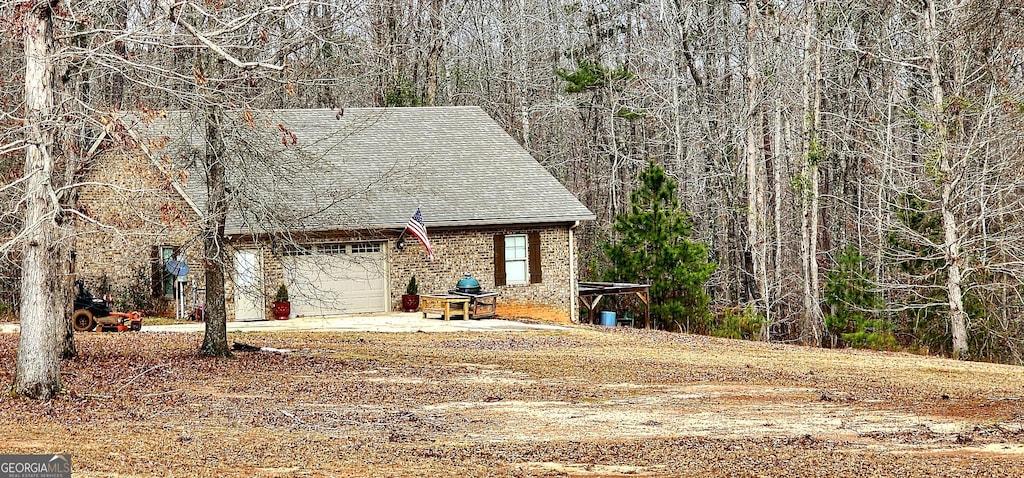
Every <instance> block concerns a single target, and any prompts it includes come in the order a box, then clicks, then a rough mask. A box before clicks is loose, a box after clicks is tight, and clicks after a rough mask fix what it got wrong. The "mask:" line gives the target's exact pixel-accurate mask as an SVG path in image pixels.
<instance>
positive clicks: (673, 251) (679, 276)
mask: <svg viewBox="0 0 1024 478" xmlns="http://www.w3.org/2000/svg"><path fill="white" fill-rule="evenodd" d="M639 179H640V186H639V187H638V188H637V189H636V190H635V191H633V193H632V194H631V195H630V211H629V213H627V214H621V215H619V216H618V217H616V222H615V225H614V226H613V230H614V231H615V234H616V236H617V237H618V240H617V241H616V240H612V241H610V242H608V243H606V244H605V245H604V250H605V253H606V254H607V255H608V259H609V260H610V262H611V267H610V268H609V269H608V270H607V271H606V273H605V279H606V280H611V281H620V282H641V283H649V284H651V316H652V319H653V320H654V322H655V324H658V325H659V327H668V326H673V328H679V329H680V330H687V331H694V332H706V331H707V323H708V321H707V319H708V303H709V302H710V298H709V297H708V294H707V292H706V291H705V290H704V284H705V282H707V280H708V278H710V277H711V273H712V272H714V270H715V264H714V263H712V262H709V261H708V253H707V247H706V246H705V245H704V244H702V243H699V242H694V241H691V240H690V236H691V228H692V226H693V224H692V222H691V221H690V215H689V213H688V212H687V211H684V210H682V209H681V208H680V206H679V201H678V200H677V199H676V197H675V192H676V182H675V181H673V180H672V178H670V177H668V175H666V174H665V170H664V168H662V167H661V166H658V165H656V164H654V162H653V161H652V162H651V163H650V164H649V165H648V167H647V169H646V170H644V171H642V172H641V173H640V177H639Z"/></svg>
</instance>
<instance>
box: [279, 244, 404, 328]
mask: <svg viewBox="0 0 1024 478" xmlns="http://www.w3.org/2000/svg"><path fill="white" fill-rule="evenodd" d="M385 264H386V261H385V260H384V248H383V247H382V245H381V243H369V242H360V243H351V244H317V245H311V246H305V247H302V248H293V249H290V250H288V251H285V257H284V258H283V266H284V275H285V283H286V284H288V295H289V299H290V301H291V303H292V311H293V313H294V314H295V315H299V316H316V315H338V314H359V313H366V312H384V311H386V310H387V306H388V293H387V273H386V268H385V267H386V265H385Z"/></svg>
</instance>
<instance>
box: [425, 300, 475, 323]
mask: <svg viewBox="0 0 1024 478" xmlns="http://www.w3.org/2000/svg"><path fill="white" fill-rule="evenodd" d="M469 302H470V298H469V297H466V296H463V295H455V294H426V295H421V296H420V310H421V311H423V318H424V319H426V318H427V314H440V315H441V317H442V318H444V320H449V319H450V318H451V316H452V310H453V309H454V310H455V311H456V313H457V312H459V311H461V312H462V319H463V320H469Z"/></svg>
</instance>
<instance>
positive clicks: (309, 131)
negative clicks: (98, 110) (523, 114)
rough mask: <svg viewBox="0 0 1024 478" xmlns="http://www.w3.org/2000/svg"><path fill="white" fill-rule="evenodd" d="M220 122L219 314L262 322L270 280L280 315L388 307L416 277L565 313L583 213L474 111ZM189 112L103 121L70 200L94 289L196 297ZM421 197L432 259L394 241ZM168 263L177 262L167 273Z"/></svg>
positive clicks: (436, 286) (200, 160) (196, 190)
mask: <svg viewBox="0 0 1024 478" xmlns="http://www.w3.org/2000/svg"><path fill="white" fill-rule="evenodd" d="M225 116H226V117H225V118H224V119H223V120H222V121H223V123H222V128H221V131H223V137H224V142H225V149H224V153H223V154H222V155H221V157H220V158H221V161H220V164H223V165H224V166H225V171H226V177H227V195H228V202H229V212H228V216H227V219H226V227H225V231H224V232H225V236H226V237H227V242H228V244H229V247H230V251H229V254H227V255H228V256H229V257H230V259H228V260H229V261H230V262H231V263H230V264H228V265H227V266H228V267H227V270H229V271H231V277H229V281H228V283H229V285H228V291H227V294H228V317H229V319H232V318H233V319H235V320H251V319H262V318H265V317H267V315H268V313H269V309H268V308H269V305H270V303H271V301H272V300H273V297H274V293H275V292H276V291H277V289H278V287H279V285H280V284H282V283H283V284H285V285H286V286H287V287H288V291H289V293H290V300H291V302H292V309H293V314H294V315H306V316H314V315H334V314H353V313H375V312H386V311H392V310H398V309H400V306H401V300H400V297H401V295H402V294H403V293H404V292H405V289H406V285H407V284H408V282H409V280H410V278H412V277H413V276H415V277H416V279H417V282H418V284H419V292H420V293H421V294H429V293H442V292H446V291H447V290H448V289H451V288H453V287H455V284H456V282H457V281H458V280H459V279H460V278H462V277H463V274H467V273H468V274H472V275H473V276H474V277H475V278H476V279H478V280H479V282H480V284H481V286H482V287H483V288H484V289H485V290H496V291H498V292H499V293H500V300H499V302H498V310H497V313H498V315H499V316H505V317H516V316H525V317H538V318H546V319H552V320H560V321H568V320H569V319H570V318H571V317H572V316H573V313H574V311H575V310H576V307H577V305H576V300H577V298H576V290H577V278H576V274H577V273H576V244H575V238H574V229H575V228H576V226H577V225H579V223H580V222H581V221H587V220H592V219H594V215H593V214H592V213H591V212H590V211H589V210H588V209H587V208H586V207H585V206H583V205H582V204H581V203H580V202H579V201H578V200H577V199H576V198H575V197H574V196H573V194H572V193H570V192H569V191H568V190H566V188H565V187H563V186H562V185H561V184H560V183H559V182H558V181H557V180H556V179H555V178H554V177H553V176H552V175H551V174H550V173H549V172H548V171H547V170H545V169H544V167H543V166H541V165H540V164H539V163H537V161H536V160H535V159H534V158H533V157H531V156H530V155H529V153H527V152H526V151H525V150H524V149H523V148H522V147H521V146H520V145H519V144H518V143H517V142H516V141H515V140H514V139H513V138H512V137H511V136H509V135H508V133H506V132H505V131H504V130H503V129H502V128H501V127H500V126H499V125H498V124H497V123H496V122H495V121H494V120H493V119H491V118H490V117H489V116H488V115H487V113H485V112H484V111H483V110H482V109H480V108H478V107H422V108H347V109H344V110H329V109H307V110H258V111H254V110H245V111H241V112H238V113H237V114H235V113H227V114H226V115H225ZM195 117H196V116H195V115H190V114H187V113H159V114H150V115H149V116H148V117H140V116H133V117H132V118H131V119H128V118H119V119H117V120H114V121H112V124H115V125H116V127H112V128H109V130H110V137H111V140H110V141H109V143H110V144H109V145H108V149H107V152H106V153H103V154H100V155H99V156H98V157H97V158H96V160H95V161H94V162H93V163H92V164H91V165H90V170H89V171H88V172H87V174H86V176H87V179H86V182H85V186H83V187H82V188H81V192H80V194H79V204H80V205H81V211H82V213H83V215H84V216H85V217H86V218H87V220H82V221H79V223H80V234H79V235H78V239H77V242H76V255H77V261H76V270H77V274H78V275H79V276H80V277H82V278H84V279H85V280H86V282H87V284H88V285H89V286H90V287H92V288H94V289H95V288H97V287H98V286H100V285H101V284H102V287H103V289H104V290H110V291H111V293H113V294H114V295H117V294H118V293H121V294H124V293H125V291H134V292H132V293H135V294H150V295H151V297H156V298H157V299H158V301H160V302H161V303H163V304H169V303H170V302H171V301H170V300H169V299H170V298H172V297H173V294H174V290H175V288H176V287H175V282H176V281H179V282H183V283H186V284H188V285H185V286H184V287H181V289H182V290H184V291H185V293H184V295H185V297H186V299H190V298H191V297H192V296H193V295H195V296H198V297H201V293H198V292H199V291H200V290H201V288H202V271H203V259H202V257H203V250H202V247H203V245H202V239H201V237H200V236H199V230H200V229H199V228H200V224H201V223H202V221H203V216H204V211H205V210H206V200H207V187H206V165H207V164H208V162H207V161H206V160H205V158H206V155H207V150H206V142H205V138H204V135H205V133H206V128H205V125H204V124H203V123H202V122H201V121H195V120H194V118H195ZM417 209H419V210H420V211H421V212H422V216H423V221H424V224H425V226H426V229H427V232H428V235H429V239H430V242H431V243H432V245H433V253H434V254H433V255H434V257H433V260H431V259H430V258H429V256H428V254H427V251H426V250H425V249H424V247H423V246H422V245H421V244H420V243H419V242H418V241H417V240H416V239H415V238H413V237H412V236H411V235H406V236H405V238H404V239H403V240H401V241H400V240H399V239H400V236H401V235H402V234H403V230H404V229H405V226H406V224H407V223H408V221H409V219H410V217H411V216H412V215H413V213H415V212H416V210H417ZM399 242H402V243H403V244H404V246H405V247H403V248H399V247H398V246H399ZM172 259H177V260H181V261H182V262H185V263H186V264H188V266H189V269H190V271H189V273H188V274H187V275H185V276H183V277H182V278H178V279H176V278H175V277H173V276H171V275H170V274H168V273H166V272H165V270H164V267H163V266H164V265H165V264H166V263H167V262H168V261H170V260H172ZM194 289H195V290H196V291H197V292H193V290H194ZM199 301H201V298H200V299H199Z"/></svg>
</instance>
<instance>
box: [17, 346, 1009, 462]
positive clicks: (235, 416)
mask: <svg viewBox="0 0 1024 478" xmlns="http://www.w3.org/2000/svg"><path fill="white" fill-rule="evenodd" d="M231 339H232V340H233V341H238V342H244V343H247V344H251V345H256V346H264V347H276V348H283V349H292V350H293V352H290V353H287V354H277V353H267V352H249V353H244V352H237V353H236V354H235V358H234V359H231V360H213V359H205V358H198V357H197V356H196V355H195V350H196V349H197V348H198V345H199V342H200V341H201V335H198V334H173V333H152V332H142V333H122V334H101V333H92V334H81V335H79V336H78V339H77V340H78V349H79V353H80V356H79V357H78V358H76V359H73V360H71V361H68V362H67V363H66V364H65V367H64V382H65V384H66V393H64V394H62V396H61V398H60V399H59V400H54V401H51V402H46V403H36V402H32V401H27V400H22V399H12V398H10V397H7V396H4V397H3V398H2V400H0V401H2V404H0V453H56V452H65V453H70V454H71V455H72V460H73V469H74V471H75V475H76V476H96V477H99V476H112V477H122V476H246V477H248V476H823V477H824V476H828V477H841V476H857V477H866V476H901V477H902V476H950V477H953V476H1022V475H1024V431H1022V417H1024V415H1022V414H1024V410H1022V404H1021V396H1022V395H1024V374H1022V372H1024V370H1022V369H1021V368H1019V367H1011V366H1004V365H991V364H981V363H966V362H956V361H951V360H944V359H937V358H929V357H921V356H914V355H904V354H884V353H873V352H862V351H828V350H817V349H807V348H800V347H790V346H783V345H776V344H762V343H752V342H740V341H729V340H721V339H712V338H706V337H695V336H688V335H680V334H668V333H661V332H647V331H631V330H624V329H616V330H615V331H607V330H597V329H593V328H586V327H581V328H576V329H571V330H567V331H561V332H512V333H480V334H425V333H415V334H370V333H360V334H327V333H317V334H289V335H285V334H244V335H242V334H239V335H233V336H232V337H231ZM16 345H17V336H16V335H13V334H0V363H2V364H3V369H2V373H0V381H3V382H5V383H10V381H11V373H12V370H13V362H14V352H15V349H16Z"/></svg>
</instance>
